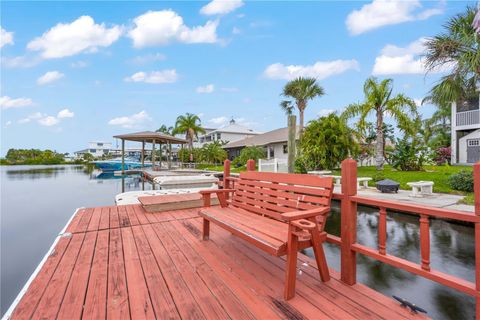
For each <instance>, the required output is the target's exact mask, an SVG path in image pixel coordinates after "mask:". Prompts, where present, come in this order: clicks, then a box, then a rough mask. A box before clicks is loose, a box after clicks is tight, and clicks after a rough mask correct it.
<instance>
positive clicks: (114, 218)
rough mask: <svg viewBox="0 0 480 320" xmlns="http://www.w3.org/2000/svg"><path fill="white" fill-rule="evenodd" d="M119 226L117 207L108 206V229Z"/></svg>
mask: <svg viewBox="0 0 480 320" xmlns="http://www.w3.org/2000/svg"><path fill="white" fill-rule="evenodd" d="M118 227H120V220H119V218H118V207H111V208H110V229H113V228H118Z"/></svg>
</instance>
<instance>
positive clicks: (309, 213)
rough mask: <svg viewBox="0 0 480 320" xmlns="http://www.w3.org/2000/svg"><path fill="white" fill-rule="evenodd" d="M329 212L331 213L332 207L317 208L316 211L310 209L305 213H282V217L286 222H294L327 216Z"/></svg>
mask: <svg viewBox="0 0 480 320" xmlns="http://www.w3.org/2000/svg"><path fill="white" fill-rule="evenodd" d="M329 211H330V207H322V208H315V209H310V210H305V211H291V212H285V213H282V217H283V219H285V220H286V221H294V220H300V219H307V218H312V217H316V216H319V215H323V214H326V213H328V212H329Z"/></svg>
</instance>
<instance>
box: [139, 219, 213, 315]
mask: <svg viewBox="0 0 480 320" xmlns="http://www.w3.org/2000/svg"><path fill="white" fill-rule="evenodd" d="M133 229H134V234H135V239H136V240H137V241H138V242H137V246H138V247H139V250H141V251H142V254H141V257H143V264H144V266H145V267H144V269H145V270H147V269H148V270H149V272H148V273H149V275H150V281H148V282H149V288H150V292H151V294H152V291H153V292H154V294H155V297H156V298H155V299H156V301H157V302H158V305H157V307H156V310H160V311H163V313H165V314H164V316H163V318H166V317H167V316H169V314H168V313H170V312H173V311H174V310H175V309H176V310H178V313H179V314H180V316H181V317H182V318H184V319H205V316H204V314H203V313H202V311H201V310H202V308H201V307H200V306H199V305H198V304H197V302H196V301H195V299H194V297H193V295H192V293H191V292H190V289H189V286H190V287H192V286H193V287H194V286H195V285H196V283H195V282H194V281H191V282H186V281H184V278H183V276H182V274H183V273H184V272H185V270H182V273H181V272H179V271H178V268H179V267H180V266H178V265H177V264H175V262H174V261H172V260H171V259H170V256H169V255H168V253H167V250H166V249H165V247H164V246H163V244H162V243H161V241H160V239H158V237H157V235H156V233H155V231H154V230H153V228H152V226H151V225H144V226H142V227H140V226H138V227H135V228H133ZM162 276H163V277H162ZM187 283H188V285H187ZM205 289H206V288H205ZM168 291H170V294H168ZM204 292H207V291H204ZM170 295H171V297H170ZM172 298H173V300H172ZM164 300H167V301H165V302H164ZM204 300H205V301H207V304H209V301H208V300H207V299H204Z"/></svg>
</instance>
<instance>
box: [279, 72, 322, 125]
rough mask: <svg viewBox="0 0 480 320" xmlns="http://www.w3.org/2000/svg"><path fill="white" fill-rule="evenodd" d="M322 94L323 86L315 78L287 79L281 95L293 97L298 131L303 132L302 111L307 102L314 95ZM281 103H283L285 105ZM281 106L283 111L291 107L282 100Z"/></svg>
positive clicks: (319, 95) (314, 96)
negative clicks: (296, 111)
mask: <svg viewBox="0 0 480 320" xmlns="http://www.w3.org/2000/svg"><path fill="white" fill-rule="evenodd" d="M324 94H325V92H324V90H323V88H322V87H321V86H320V85H319V84H318V83H317V79H315V78H303V77H298V78H296V79H294V80H292V81H289V82H288V83H287V84H286V85H285V87H284V88H283V93H282V95H283V96H285V97H291V98H293V99H295V104H296V105H297V109H298V113H299V118H300V125H299V131H300V132H303V124H304V112H305V109H306V108H307V102H308V101H309V100H312V99H314V98H316V97H321V96H323V95H324ZM283 105H285V107H284V106H283ZM281 106H282V108H283V109H284V110H285V111H287V110H288V108H290V110H291V108H292V107H289V104H288V103H287V104H285V102H282V104H281Z"/></svg>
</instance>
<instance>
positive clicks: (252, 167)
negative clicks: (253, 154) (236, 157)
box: [247, 159, 255, 171]
mask: <svg viewBox="0 0 480 320" xmlns="http://www.w3.org/2000/svg"><path fill="white" fill-rule="evenodd" d="M247 171H255V160H253V159H250V160H247Z"/></svg>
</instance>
